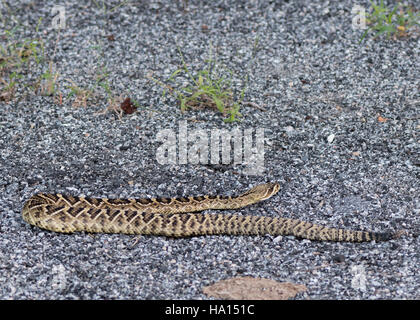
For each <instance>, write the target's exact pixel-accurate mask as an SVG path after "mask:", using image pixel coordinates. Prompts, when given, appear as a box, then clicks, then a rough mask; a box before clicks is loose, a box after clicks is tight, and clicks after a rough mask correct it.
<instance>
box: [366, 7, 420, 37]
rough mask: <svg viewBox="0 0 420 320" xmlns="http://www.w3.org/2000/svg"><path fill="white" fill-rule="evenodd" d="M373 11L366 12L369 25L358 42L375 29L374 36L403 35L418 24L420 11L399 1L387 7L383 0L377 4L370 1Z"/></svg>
mask: <svg viewBox="0 0 420 320" xmlns="http://www.w3.org/2000/svg"><path fill="white" fill-rule="evenodd" d="M371 4H372V8H373V12H372V13H370V14H366V22H367V24H369V25H370V27H369V28H368V29H366V31H365V32H364V33H363V35H362V37H361V39H360V41H359V43H361V42H362V41H363V39H364V38H365V37H366V35H367V34H368V33H369V32H370V31H372V30H373V31H376V34H375V36H374V38H377V37H379V36H380V35H381V34H386V35H387V37H388V39H389V38H391V36H395V37H396V36H400V37H401V36H405V35H407V30H408V29H410V28H412V27H414V26H415V25H417V26H418V25H419V22H418V21H419V18H420V13H415V12H414V10H413V9H412V8H411V7H409V6H407V5H403V4H401V3H398V4H397V5H395V7H394V8H393V9H390V8H387V7H386V6H385V5H384V2H383V0H381V2H380V4H379V5H377V4H375V3H374V2H373V1H371Z"/></svg>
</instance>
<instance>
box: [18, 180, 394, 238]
mask: <svg viewBox="0 0 420 320" xmlns="http://www.w3.org/2000/svg"><path fill="white" fill-rule="evenodd" d="M279 189H280V186H279V185H278V184H277V183H266V184H262V185H258V186H256V187H254V188H252V189H250V190H248V191H247V192H245V193H243V194H241V195H239V196H234V197H231V196H228V197H226V196H220V195H218V196H198V197H187V198H185V197H179V198H150V199H149V198H144V199H99V198H85V197H73V196H68V195H67V196H66V195H61V194H42V193H40V194H36V195H34V196H32V197H31V198H30V199H29V200H28V201H27V202H26V203H25V205H24V207H23V210H22V215H23V219H24V220H25V221H27V222H28V223H30V224H32V225H35V226H37V227H40V228H44V229H47V230H51V231H55V232H64V233H73V232H76V231H86V232H91V233H94V232H104V233H125V234H144V235H164V236H169V237H188V236H198V235H214V234H227V235H265V234H270V235H274V236H276V235H294V236H296V237H298V238H306V239H311V240H323V241H352V242H363V241H371V240H376V241H385V240H390V239H393V238H394V237H395V236H396V235H395V234H393V233H390V232H386V233H376V232H369V231H355V230H344V229H336V228H329V227H324V226H321V225H317V224H313V223H310V222H304V221H301V220H297V219H289V218H277V217H274V218H272V217H267V216H254V215H238V214H212V213H208V214H200V213H192V212H196V211H203V210H208V209H238V208H242V207H244V206H247V205H250V204H254V203H256V202H259V201H261V200H265V199H268V198H270V197H271V196H272V195H274V194H276V193H277V192H278V191H279Z"/></svg>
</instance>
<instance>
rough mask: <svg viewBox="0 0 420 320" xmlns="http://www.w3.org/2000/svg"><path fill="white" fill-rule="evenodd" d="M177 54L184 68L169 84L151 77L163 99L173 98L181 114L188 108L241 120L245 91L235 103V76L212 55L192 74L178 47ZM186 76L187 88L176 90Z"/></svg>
mask: <svg viewBox="0 0 420 320" xmlns="http://www.w3.org/2000/svg"><path fill="white" fill-rule="evenodd" d="M178 52H179V55H180V57H181V61H182V68H179V69H177V70H175V71H174V72H173V73H172V74H171V76H170V77H169V78H168V80H167V82H168V83H172V85H170V84H166V83H164V82H162V81H160V80H158V79H155V78H153V77H151V76H150V77H149V78H150V79H152V80H153V81H155V82H156V83H157V84H159V85H160V86H162V87H164V91H163V94H162V95H163V96H165V94H166V92H169V93H170V94H172V95H174V96H175V97H176V99H177V100H178V101H179V104H180V108H181V111H185V110H187V109H188V108H205V107H209V108H213V109H216V110H218V111H219V112H221V113H222V114H223V115H224V116H227V118H225V119H224V121H225V122H234V121H238V119H237V118H238V117H240V116H241V114H240V112H239V109H240V102H241V101H242V99H243V97H244V93H245V87H246V86H244V87H243V89H242V90H241V92H240V93H239V98H240V99H239V101H237V100H235V92H234V90H233V89H232V78H233V72H232V71H231V70H229V69H226V68H222V67H221V66H220V65H219V64H218V63H217V61H216V60H214V59H213V58H212V54H211V51H210V58H209V59H208V60H206V61H205V64H206V65H205V67H204V68H203V69H201V70H198V71H197V72H195V73H194V74H193V72H192V71H191V70H190V69H189V68H188V66H187V64H186V62H185V60H184V56H183V54H182V52H181V49H180V48H179V47H178ZM181 74H184V77H186V78H187V79H188V82H187V84H184V85H181V86H177V87H175V86H176V81H175V80H176V78H177V77H178V76H180V75H181Z"/></svg>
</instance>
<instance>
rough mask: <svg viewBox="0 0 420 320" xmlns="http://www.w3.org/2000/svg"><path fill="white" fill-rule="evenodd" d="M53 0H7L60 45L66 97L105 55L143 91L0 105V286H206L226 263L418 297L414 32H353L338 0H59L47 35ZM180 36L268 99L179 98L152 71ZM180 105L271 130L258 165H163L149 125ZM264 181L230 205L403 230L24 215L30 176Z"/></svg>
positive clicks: (58, 186)
mask: <svg viewBox="0 0 420 320" xmlns="http://www.w3.org/2000/svg"><path fill="white" fill-rule="evenodd" d="M41 3H42V4H41ZM53 4H54V2H53V1H42V2H38V1H22V2H20V4H18V2H13V5H12V4H9V9H10V10H12V11H11V12H13V16H14V17H15V18H17V19H18V20H19V21H20V23H21V24H22V25H23V28H21V29H19V30H18V31H17V34H18V35H19V36H20V37H22V38H28V37H36V36H39V34H37V33H36V31H35V28H34V26H35V25H36V24H37V22H38V21H39V18H40V17H43V20H42V21H43V22H42V23H41V25H40V33H42V37H43V39H44V41H45V42H46V46H47V47H46V50H47V51H49V52H52V51H53V50H54V48H55V50H56V52H55V57H54V62H55V63H56V68H57V70H58V72H59V74H60V77H59V79H60V80H59V82H60V81H61V80H63V82H61V83H62V85H61V86H60V88H59V89H60V90H61V92H62V93H63V95H64V97H66V96H67V94H68V93H69V89H68V88H66V87H65V85H64V79H72V80H73V81H74V82H75V83H76V84H78V85H80V86H87V85H88V84H89V83H91V82H89V81H92V79H94V74H95V72H96V71H97V70H98V66H106V68H107V71H108V72H109V81H110V83H111V84H112V88H113V90H114V92H116V93H118V94H121V95H124V96H130V97H131V98H132V99H134V100H136V101H138V103H139V105H140V107H139V109H138V111H137V112H136V113H134V114H132V115H126V116H124V117H123V118H122V119H121V120H120V119H118V117H117V116H116V115H115V114H113V113H111V112H108V113H106V114H100V115H98V114H97V113H98V112H100V111H102V110H104V109H105V108H106V101H105V100H104V99H102V100H101V99H99V100H98V101H99V102H96V103H94V102H91V103H88V106H87V107H79V108H77V107H74V106H72V103H71V101H70V100H71V99H65V102H64V103H63V104H55V103H53V98H51V97H45V96H41V95H29V96H27V97H25V98H24V99H17V100H14V101H12V102H10V103H5V102H2V103H1V107H0V128H1V130H0V146H1V160H0V164H1V168H0V170H1V175H0V203H1V211H0V212H1V219H0V270H1V272H0V298H2V299H205V298H207V297H206V296H205V295H204V294H203V293H202V287H203V286H207V285H209V284H212V283H214V282H216V281H218V280H221V279H227V278H230V277H235V276H253V277H264V278H269V279H273V280H277V281H290V282H294V283H299V284H304V285H305V286H306V287H307V288H308V290H307V291H306V292H305V293H301V294H299V295H297V296H296V299H419V298H420V272H419V265H420V252H419V249H418V248H419V247H420V238H419V237H417V235H418V234H419V231H420V218H419V213H420V212H419V197H418V192H419V189H420V188H419V177H418V175H419V164H420V162H419V144H418V130H419V121H418V119H419V118H418V107H419V101H420V100H419V99H420V95H419V38H418V36H417V37H415V36H414V37H411V38H407V39H402V40H397V41H395V40H386V39H382V38H381V39H378V40H373V39H372V37H368V39H367V40H366V41H365V42H364V43H363V44H362V45H360V46H359V45H358V40H359V39H360V36H361V34H362V31H360V30H355V31H354V30H352V28H351V21H352V15H351V8H352V6H353V3H351V2H346V1H344V2H342V1H340V2H328V1H327V2H324V1H290V2H286V3H283V4H278V3H274V2H271V1H267V2H265V1H252V2H249V3H245V2H239V1H238V2H235V4H231V3H230V2H227V1H213V2H212V3H211V5H205V6H204V5H200V4H198V2H196V1H188V3H187V4H186V5H185V4H183V3H182V2H179V3H178V2H177V3H176V4H174V3H172V1H153V2H139V3H137V2H136V3H135V4H125V5H121V6H119V7H117V8H114V10H111V9H112V8H113V7H114V6H115V5H117V4H118V2H114V3H113V4H107V5H106V6H102V2H101V1H97V2H96V4H97V5H96V4H95V2H92V3H90V2H88V4H81V2H78V1H66V17H68V18H67V20H66V27H65V29H64V30H63V31H62V32H61V34H60V37H59V39H58V41H57V33H56V31H54V30H53V29H52V28H51V25H50V23H49V21H50V20H51V16H50V12H51V8H52V7H53ZM360 4H362V5H363V4H364V5H366V7H368V2H361V3H360ZM418 4H419V3H418V2H417V5H418ZM417 7H418V6H417ZM2 10H5V9H4V8H2ZM2 12H4V11H2ZM110 35H112V36H113V37H114V41H112V40H109V37H108V36H110ZM177 44H178V45H179V46H180V47H181V49H182V52H183V54H184V57H185V60H186V61H187V62H188V63H189V64H190V66H191V68H194V66H199V65H200V64H201V63H202V62H203V61H204V60H205V59H206V58H208V57H209V52H210V49H209V48H210V44H211V45H212V47H213V48H214V51H217V56H218V59H219V60H220V61H222V62H223V63H225V64H226V65H227V66H228V67H229V68H230V69H231V70H233V73H234V75H235V76H234V79H235V81H234V84H233V85H234V86H235V87H239V86H240V84H241V81H242V80H243V79H244V78H245V76H246V75H248V76H249V82H248V87H247V91H246V94H245V98H244V99H245V100H247V101H252V102H255V103H256V104H258V105H259V106H264V108H265V109H266V111H262V110H260V109H258V108H255V107H254V106H251V105H246V106H243V107H242V108H241V112H242V114H243V117H242V118H241V122H238V123H234V124H229V123H224V122H223V121H222V119H223V117H222V115H221V114H219V113H217V112H214V111H213V110H206V109H204V110H191V111H188V112H186V113H181V112H180V111H179V107H178V106H177V105H176V101H175V100H174V99H173V98H171V97H162V88H160V87H159V86H157V85H156V84H155V83H153V82H152V81H150V80H149V79H148V78H147V75H148V74H149V73H150V72H153V73H154V75H155V76H156V77H159V78H161V79H165V78H167V77H168V76H169V75H170V74H171V73H172V72H173V71H174V70H176V69H177V68H179V67H180V66H181V59H180V56H179V54H178V51H177ZM18 94H19V92H18ZM183 120H186V121H188V122H187V124H188V129H189V130H195V129H204V130H206V132H210V130H211V129H223V128H224V129H228V130H231V129H232V128H235V127H239V128H241V129H257V128H264V129H265V131H264V136H265V140H266V141H265V146H264V151H265V154H264V173H263V174H262V175H250V174H246V164H244V163H243V164H228V165H222V164H219V165H210V164H209V165H201V164H200V165H196V164H186V165H184V164H171V165H168V164H166V165H165V164H159V163H158V162H157V160H156V150H157V148H158V147H159V146H160V143H159V142H158V141H157V140H156V135H157V132H158V131H159V130H161V129H173V130H175V131H177V130H178V127H179V125H180V121H183ZM264 181H278V182H279V183H280V184H281V186H282V189H281V191H280V192H279V194H278V195H276V196H275V197H273V198H271V199H270V200H267V201H264V202H261V203H259V204H256V205H253V206H250V207H248V208H245V209H243V210H241V213H243V214H262V215H268V216H277V215H279V214H281V215H282V216H285V217H293V218H299V219H302V220H306V221H311V222H316V223H319V224H323V225H329V226H333V227H346V228H355V229H362V230H372V231H378V232H382V231H388V230H391V231H397V230H405V231H406V232H407V235H405V236H402V237H401V238H399V239H396V240H392V241H389V242H382V243H375V242H370V243H362V244H352V243H328V242H315V241H308V240H299V239H295V238H294V237H270V236H258V237H229V236H207V237H196V238H190V239H171V238H166V237H156V236H140V237H132V236H127V235H105V234H104V235H102V234H101V235H90V234H84V233H78V234H74V235H65V234H56V233H52V232H47V231H43V230H41V229H37V228H34V227H30V226H29V225H28V224H26V223H25V222H24V221H23V220H22V218H21V215H20V212H21V209H22V206H23V203H24V201H25V200H26V199H28V198H29V197H30V196H31V195H32V194H34V193H36V192H39V191H43V192H61V193H70V194H73V195H85V196H96V197H144V196H156V195H162V196H177V195H200V194H207V193H211V194H214V193H223V194H227V195H229V194H234V193H236V192H241V191H243V190H246V189H247V188H248V187H250V186H253V185H256V184H258V183H261V182H264Z"/></svg>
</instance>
